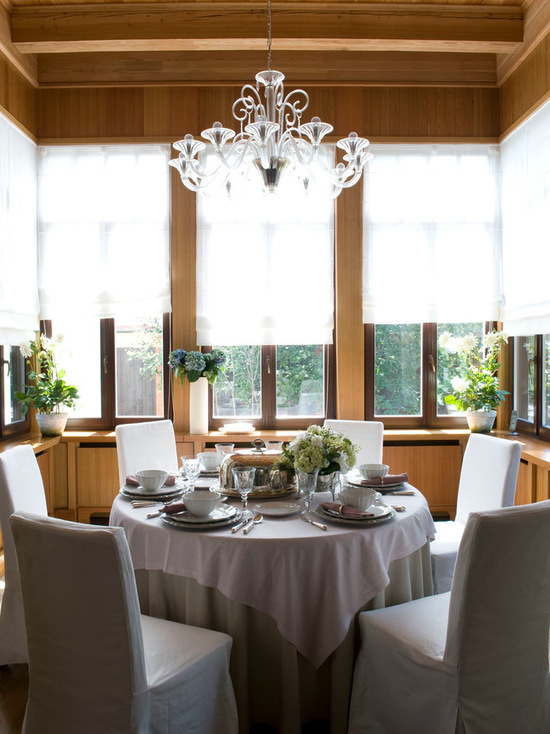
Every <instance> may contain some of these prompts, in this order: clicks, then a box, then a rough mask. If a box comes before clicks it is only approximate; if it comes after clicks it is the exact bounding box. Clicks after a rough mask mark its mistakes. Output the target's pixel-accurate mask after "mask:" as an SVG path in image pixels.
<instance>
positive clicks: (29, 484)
mask: <svg viewBox="0 0 550 734" xmlns="http://www.w3.org/2000/svg"><path fill="white" fill-rule="evenodd" d="M16 510H24V511H26V512H33V513H35V514H36V515H47V514H48V509H47V506H46V496H45V494H44V483H43V481H42V475H41V473H40V469H39V467H38V462H37V461H36V456H35V455H34V451H33V450H32V448H31V446H29V445H25V446H16V447H14V448H13V449H9V450H8V451H4V452H3V453H1V454H0V527H1V529H2V541H3V545H4V566H5V579H4V580H5V590H4V597H3V599H2V609H1V612H0V665H8V664H11V663H25V662H27V636H26V632H25V623H24V617H23V598H22V596H21V584H20V579H19V566H18V563H17V554H16V552H15V546H14V544H13V538H12V535H11V530H10V524H9V518H10V515H12V514H13V513H14V512H15V511H16Z"/></svg>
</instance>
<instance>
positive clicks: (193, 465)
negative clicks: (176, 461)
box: [181, 456, 201, 492]
mask: <svg viewBox="0 0 550 734" xmlns="http://www.w3.org/2000/svg"><path fill="white" fill-rule="evenodd" d="M181 462H182V470H183V476H184V477H185V478H186V479H187V481H188V482H189V491H190V492H192V491H193V490H194V489H195V482H196V481H197V477H198V476H199V474H200V473H201V462H200V459H188V458H187V457H185V456H182V457H181Z"/></svg>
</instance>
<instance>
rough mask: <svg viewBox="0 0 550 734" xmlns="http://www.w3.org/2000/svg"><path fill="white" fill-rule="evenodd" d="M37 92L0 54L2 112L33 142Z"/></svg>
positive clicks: (35, 134)
mask: <svg viewBox="0 0 550 734" xmlns="http://www.w3.org/2000/svg"><path fill="white" fill-rule="evenodd" d="M36 95H37V91H36V89H35V88H34V87H33V86H32V84H31V83H30V82H29V81H28V80H27V79H26V78H25V77H24V76H23V74H21V73H20V72H19V71H18V70H17V69H16V68H15V67H14V66H13V65H12V64H11V62H10V61H9V60H8V59H7V58H6V56H4V54H2V53H1V52H0V110H1V111H2V112H3V113H4V114H5V115H6V116H7V117H8V118H9V119H10V120H11V121H12V122H14V123H15V124H16V125H17V126H18V127H19V128H21V130H23V132H24V133H26V134H27V135H28V136H29V137H31V138H32V139H33V140H36V137H37V98H36Z"/></svg>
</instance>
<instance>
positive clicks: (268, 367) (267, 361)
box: [265, 354, 271, 375]
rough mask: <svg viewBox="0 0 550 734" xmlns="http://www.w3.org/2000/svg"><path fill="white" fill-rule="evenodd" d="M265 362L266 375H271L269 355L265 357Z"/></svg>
mask: <svg viewBox="0 0 550 734" xmlns="http://www.w3.org/2000/svg"><path fill="white" fill-rule="evenodd" d="M265 361H266V363H267V374H268V375H270V374H271V357H270V356H269V354H268V355H267V356H266V358H265Z"/></svg>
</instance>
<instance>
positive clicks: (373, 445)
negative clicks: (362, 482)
mask: <svg viewBox="0 0 550 734" xmlns="http://www.w3.org/2000/svg"><path fill="white" fill-rule="evenodd" d="M324 425H325V428H331V429H332V430H333V431H339V432H340V433H344V434H345V435H346V436H348V438H351V440H352V441H353V443H355V444H357V445H358V446H359V451H358V452H357V464H356V466H359V465H360V464H381V463H382V452H383V441H384V424H383V423H382V422H380V421H344V420H334V419H332V418H327V419H326V420H325V423H324Z"/></svg>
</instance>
